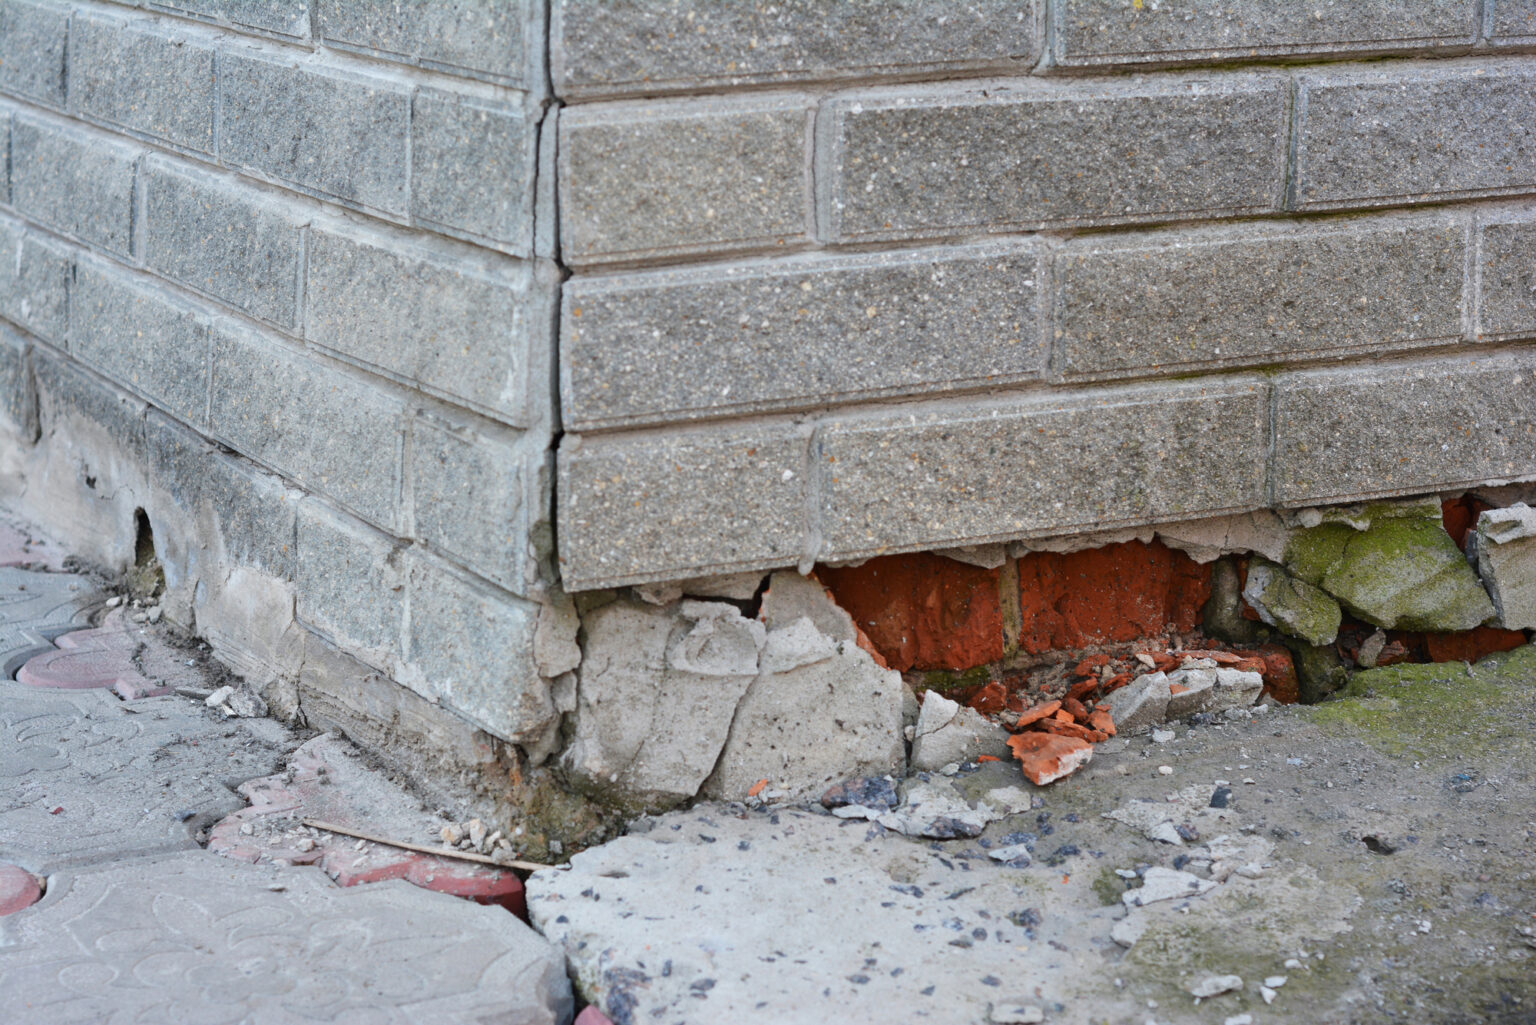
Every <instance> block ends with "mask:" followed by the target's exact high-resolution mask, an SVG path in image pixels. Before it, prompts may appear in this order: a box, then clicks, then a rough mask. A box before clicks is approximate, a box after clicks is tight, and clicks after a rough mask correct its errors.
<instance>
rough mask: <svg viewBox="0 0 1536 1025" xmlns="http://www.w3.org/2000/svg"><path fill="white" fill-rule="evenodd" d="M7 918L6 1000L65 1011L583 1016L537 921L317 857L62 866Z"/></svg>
mask: <svg viewBox="0 0 1536 1025" xmlns="http://www.w3.org/2000/svg"><path fill="white" fill-rule="evenodd" d="M0 921H3V922H4V923H5V924H4V925H3V926H0V928H3V929H4V930H5V931H6V933H7V938H8V939H10V940H11V941H12V944H11V945H9V946H0V992H4V993H5V995H6V1004H7V1006H8V1007H10V1008H17V1007H26V1008H27V1009H28V1011H27V1013H28V1016H29V1020H31V1021H47V1022H50V1023H55V1025H68V1023H76V1022H79V1023H85V1022H101V1021H109V1020H112V1021H117V1020H123V1021H128V1020H137V1021H199V1022H202V1021H207V1022H234V1021H240V1022H249V1023H252V1025H256V1023H272V1025H277V1023H284V1022H292V1021H296V1020H326V1021H368V1022H380V1023H392V1025H393V1023H398V1025H406V1023H409V1025H429V1023H432V1025H448V1023H460V1022H465V1021H486V1022H489V1021H507V1022H518V1023H527V1025H546V1023H547V1025H558V1023H560V1022H563V1021H565V1020H567V1019H568V1018H569V1017H570V1014H571V994H570V983H569V981H568V980H567V979H566V977H565V970H564V965H563V963H562V961H561V959H560V957H559V956H558V955H557V954H556V953H555V952H554V950H552V949H551V948H550V946H549V944H547V943H546V942H545V941H544V940H543V939H541V938H540V937H539V936H537V935H535V934H534V933H533V932H532V931H531V930H530V929H529V928H528V927H527V926H526V925H524V924H523V923H522V922H520V921H518V920H517V919H516V918H515V917H513V916H512V915H509V914H507V913H506V912H504V911H502V910H501V909H500V908H486V907H478V906H476V905H474V904H471V903H469V902H467V901H459V900H454V899H452V898H450V897H446V896H444V895H442V894H437V893H429V892H427V891H425V890H422V889H419V888H417V887H414V886H410V885H408V884H406V883H404V882H400V881H390V882H384V883H379V884H377V885H375V886H361V887H352V888H350V889H340V888H338V887H336V886H334V885H332V884H331V882H330V881H329V880H328V879H326V878H325V875H324V874H323V873H321V872H320V871H318V870H316V869H313V868H279V867H275V866H265V865H262V866H254V865H242V864H239V863H238V862H233V861H230V860H228V859H225V858H220V857H217V856H216V855H212V854H208V853H206V852H203V851H188V852H184V853H180V854H174V855H169V856H166V857H163V858H159V859H156V860H154V861H151V862H136V863H133V864H128V865H109V866H105V867H102V868H98V869H94V870H88V871H81V872H78V873H69V874H62V875H55V876H53V877H51V879H50V882H49V887H48V895H47V897H46V898H45V899H44V900H43V901H41V902H40V903H38V904H37V905H35V906H34V907H32V908H31V909H29V910H28V911H27V912H25V913H24V914H20V915H11V916H9V917H7V918H5V919H0ZM10 1020H18V1019H10Z"/></svg>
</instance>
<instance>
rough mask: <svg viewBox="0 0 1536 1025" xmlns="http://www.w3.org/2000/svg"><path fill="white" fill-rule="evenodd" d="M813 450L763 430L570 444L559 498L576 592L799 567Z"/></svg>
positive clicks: (800, 438)
mask: <svg viewBox="0 0 1536 1025" xmlns="http://www.w3.org/2000/svg"><path fill="white" fill-rule="evenodd" d="M807 441H808V439H807V437H806V436H805V435H804V434H802V433H801V432H800V431H798V430H795V429H793V428H786V427H763V426H754V427H746V428H740V427H738V428H734V429H728V430H715V431H712V432H710V433H708V434H698V435H694V434H679V435H673V436H659V437H657V436H648V435H636V436H631V437H623V436H618V437H607V438H603V437H598V438H581V437H579V436H577V435H571V434H567V435H566V436H565V440H564V442H563V444H562V447H561V451H560V458H559V485H558V487H557V488H556V494H557V495H558V496H559V511H558V516H557V519H558V522H559V523H560V575H561V578H562V580H563V581H564V583H565V587H566V590H568V591H583V590H590V589H592V588H596V587H608V586H612V585H614V584H617V583H644V582H647V581H650V580H663V579H678V578H681V577H689V576H699V575H704V574H711V573H724V572H730V571H733V570H740V569H748V568H756V567H763V568H768V567H773V566H786V565H791V564H794V563H796V562H798V561H799V559H800V558H801V556H802V554H803V548H804V543H805V542H804V538H805V530H804V526H803V524H804V520H805V501H806V491H805V460H806V448H807Z"/></svg>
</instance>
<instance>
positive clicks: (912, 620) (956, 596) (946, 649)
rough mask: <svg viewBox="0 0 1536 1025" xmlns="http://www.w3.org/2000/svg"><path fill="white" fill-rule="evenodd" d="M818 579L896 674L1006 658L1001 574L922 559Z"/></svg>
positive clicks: (832, 572)
mask: <svg viewBox="0 0 1536 1025" xmlns="http://www.w3.org/2000/svg"><path fill="white" fill-rule="evenodd" d="M816 576H817V578H818V579H819V580H821V582H822V583H823V584H825V585H826V586H827V589H828V590H829V591H831V592H832V596H833V597H834V598H835V599H836V600H837V603H838V604H839V605H841V606H842V607H843V608H844V609H846V610H847V611H848V614H849V615H851V616H852V617H853V620H854V622H855V623H856V624H858V626H859V628H860V629H862V630H863V631H864V632H865V634H867V635H868V636H869V640H870V642H871V643H872V644H874V646H875V648H876V650H877V651H879V652H880V654H881V655H883V656H884V657H885V660H886V662H887V663H889V665H890V667H891V668H892V669H897V670H900V671H902V672H905V671H906V670H908V669H950V670H963V669H972V668H975V667H976V666H980V665H985V664H987V663H988V662H995V661H996V660H997V659H999V658H1002V656H1003V613H1002V602H1001V600H1000V598H999V595H998V591H997V587H998V570H995V569H981V568H980V567H977V566H968V565H966V564H964V563H960V562H956V561H954V560H953V559H946V558H944V557H943V556H940V555H930V554H928V553H926V552H917V553H914V554H910V555H886V556H881V557H880V558H878V559H871V560H869V561H868V562H866V563H864V564H863V565H862V566H844V567H838V568H834V567H826V566H822V567H818V568H817V570H816Z"/></svg>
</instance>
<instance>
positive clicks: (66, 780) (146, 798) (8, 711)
mask: <svg viewBox="0 0 1536 1025" xmlns="http://www.w3.org/2000/svg"><path fill="white" fill-rule="evenodd" d="M253 723H254V725H247V724H246V723H245V722H243V721H241V722H233V721H231V722H225V721H222V717H216V716H215V715H214V713H212V712H209V711H207V710H206V709H204V708H203V707H202V706H201V705H200V704H198V703H197V702H194V701H191V700H188V699H185V698H179V697H160V698H146V699H144V700H142V701H138V702H135V703H133V704H132V705H127V704H124V703H123V702H121V701H119V700H118V699H117V698H116V697H113V696H112V695H111V694H109V693H107V692H105V691H101V690H44V689H41V688H35V687H27V686H23V685H22V684H18V683H11V682H6V683H0V781H3V784H4V787H5V794H6V799H5V802H4V805H3V806H0V858H4V859H5V860H9V861H14V862H16V863H17V864H19V865H22V866H23V867H25V868H28V869H30V870H31V871H34V872H52V871H56V870H57V869H59V868H61V867H63V866H67V865H77V864H82V863H86V862H92V861H101V860H110V859H116V858H127V857H133V856H136V855H142V854H152V853H158V852H163V851H170V850H177V849H184V848H189V847H193V846H196V839H195V835H196V832H197V831H198V830H199V829H202V828H204V827H206V826H208V825H209V824H211V823H212V822H214V821H216V820H217V819H219V818H222V817H223V816H225V815H228V814H229V813H230V812H233V811H235V810H236V809H237V808H240V807H241V806H242V805H243V804H244V802H243V801H242V800H241V799H240V798H239V797H238V796H237V795H236V794H235V793H234V790H233V787H234V786H235V785H238V784H239V783H240V782H243V781H244V780H246V779H250V778H251V777H253V776H261V775H267V774H270V773H271V772H273V771H274V770H275V769H276V768H277V767H278V765H279V764H280V763H281V760H282V751H281V749H280V748H279V747H278V746H276V745H275V744H273V743H272V742H271V740H272V738H273V736H274V735H276V736H278V737H281V736H284V735H285V733H284V731H282V729H281V727H278V726H277V725H276V724H275V723H271V722H269V721H266V720H255V721H253Z"/></svg>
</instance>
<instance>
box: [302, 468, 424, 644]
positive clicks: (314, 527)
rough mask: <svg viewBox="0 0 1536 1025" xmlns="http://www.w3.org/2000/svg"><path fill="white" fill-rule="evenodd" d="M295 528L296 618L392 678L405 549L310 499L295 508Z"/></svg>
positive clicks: (401, 621) (401, 623) (401, 620)
mask: <svg viewBox="0 0 1536 1025" xmlns="http://www.w3.org/2000/svg"><path fill="white" fill-rule="evenodd" d="M298 524H299V525H298V538H299V555H298V560H297V562H296V563H295V573H294V580H295V583H296V584H297V588H296V590H297V594H298V602H297V607H296V610H295V615H296V616H297V617H298V619H299V621H300V622H301V623H302V624H304V625H306V626H308V627H310V628H312V629H314V630H315V631H316V632H318V633H320V634H321V635H322V636H324V637H325V638H326V639H327V640H329V641H330V642H331V643H332V644H334V645H336V646H337V647H338V648H340V649H341V650H342V651H344V652H345V653H347V654H349V655H351V656H353V657H354V658H357V659H359V660H360V661H362V662H365V663H367V664H368V665H370V666H373V667H374V668H376V669H382V670H384V671H386V672H389V671H391V670H392V669H393V667H394V666H395V665H396V664H397V663H398V662H399V661H400V656H401V654H402V653H403V646H402V638H403V636H404V630H405V582H406V565H405V557H404V555H403V548H404V545H403V544H402V543H401V542H398V541H396V540H394V539H393V538H391V537H388V536H387V535H385V534H381V533H379V532H378V531H376V530H373V529H371V528H369V527H367V526H365V525H363V524H362V523H359V522H357V521H356V520H353V519H351V518H350V517H347V516H344V515H343V514H341V513H339V512H337V511H336V510H335V509H332V508H331V507H330V506H328V505H326V504H325V503H324V502H322V501H320V500H319V499H315V498H306V499H304V500H303V501H302V502H300V503H299V513H298Z"/></svg>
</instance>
